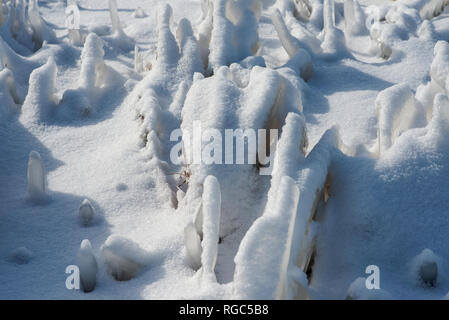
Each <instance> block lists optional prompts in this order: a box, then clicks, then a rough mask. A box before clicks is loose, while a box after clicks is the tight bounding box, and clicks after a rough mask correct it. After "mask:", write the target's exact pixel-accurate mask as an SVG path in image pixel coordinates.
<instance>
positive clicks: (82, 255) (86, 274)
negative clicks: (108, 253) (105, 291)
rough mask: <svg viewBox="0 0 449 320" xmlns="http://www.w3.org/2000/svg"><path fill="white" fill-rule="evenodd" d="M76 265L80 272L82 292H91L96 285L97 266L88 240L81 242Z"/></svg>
mask: <svg viewBox="0 0 449 320" xmlns="http://www.w3.org/2000/svg"><path fill="white" fill-rule="evenodd" d="M77 265H78V268H79V271H80V282H81V286H82V288H83V291H84V292H91V291H93V290H94V289H95V286H96V285H97V273H98V265H97V260H96V259H95V255H94V253H93V250H92V245H91V244H90V241H89V240H88V239H84V240H83V241H82V242H81V246H80V249H79V250H78V255H77Z"/></svg>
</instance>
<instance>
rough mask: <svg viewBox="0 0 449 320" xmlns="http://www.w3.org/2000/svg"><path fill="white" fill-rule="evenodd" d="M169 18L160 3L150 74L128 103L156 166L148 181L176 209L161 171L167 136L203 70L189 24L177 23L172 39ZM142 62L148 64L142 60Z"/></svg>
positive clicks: (168, 144) (141, 141) (166, 7)
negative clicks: (152, 181) (193, 84)
mask: <svg viewBox="0 0 449 320" xmlns="http://www.w3.org/2000/svg"><path fill="white" fill-rule="evenodd" d="M171 18H172V9H171V7H170V6H169V5H168V4H161V6H160V7H159V8H158V15H157V30H158V43H157V58H156V60H155V61H152V62H151V65H152V67H151V71H150V72H148V73H147V74H146V76H145V78H144V79H143V80H142V81H140V82H139V83H138V84H137V85H136V87H135V88H134V89H133V91H132V93H131V94H130V97H129V98H128V100H127V104H128V105H129V106H130V108H131V109H132V110H135V112H136V119H137V120H138V123H139V129H138V130H139V131H138V136H139V138H140V139H139V144H140V145H141V146H142V147H145V150H146V157H147V158H148V160H149V161H152V162H153V163H155V164H156V165H155V166H154V168H158V169H154V172H152V174H151V177H149V178H150V179H152V180H153V179H154V181H155V183H157V184H158V185H159V184H160V187H161V188H163V189H165V190H166V192H160V193H159V194H160V196H161V197H162V198H163V199H161V202H162V203H166V204H168V205H172V206H175V205H176V200H175V197H174V194H172V193H174V192H175V191H177V190H172V191H170V188H169V187H168V184H167V183H166V181H167V180H168V178H167V175H166V173H165V172H164V170H165V169H164V168H166V163H165V162H166V161H168V160H169V159H168V157H167V155H168V154H169V152H168V150H169V148H170V147H171V146H172V145H173V142H170V141H169V140H170V134H171V132H172V130H174V129H176V128H179V123H180V121H181V108H182V106H183V104H184V99H185V97H186V94H187V91H188V89H189V88H190V85H191V83H192V81H193V76H194V74H195V73H197V74H202V73H203V70H204V68H203V63H202V61H201V56H200V51H199V47H198V43H197V40H196V38H195V37H194V36H193V30H192V28H191V25H190V22H189V21H188V20H186V19H182V20H181V21H180V22H179V24H178V29H177V31H176V38H175V36H174V35H173V33H172V31H171V30H170V20H171ZM139 55H140V53H139ZM143 63H144V65H148V63H149V62H148V61H146V60H145V59H143ZM165 148H167V149H165ZM175 183H176V182H173V184H175Z"/></svg>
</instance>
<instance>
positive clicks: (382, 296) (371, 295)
mask: <svg viewBox="0 0 449 320" xmlns="http://www.w3.org/2000/svg"><path fill="white" fill-rule="evenodd" d="M365 282H366V279H365V278H362V277H360V278H357V279H355V280H354V281H353V282H352V283H351V285H350V286H349V288H348V294H347V296H346V300H390V299H391V298H392V297H391V294H390V293H389V292H387V291H385V290H383V289H368V288H367V287H366V284H365Z"/></svg>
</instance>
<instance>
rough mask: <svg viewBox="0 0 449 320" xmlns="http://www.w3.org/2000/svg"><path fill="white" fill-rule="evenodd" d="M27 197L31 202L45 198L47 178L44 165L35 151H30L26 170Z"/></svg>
mask: <svg viewBox="0 0 449 320" xmlns="http://www.w3.org/2000/svg"><path fill="white" fill-rule="evenodd" d="M27 179H28V196H29V198H30V200H32V201H42V200H45V198H46V197H47V177H46V173H45V168H44V163H43V162H42V159H41V156H40V154H39V153H38V152H37V151H31V152H30V156H29V159H28V169H27Z"/></svg>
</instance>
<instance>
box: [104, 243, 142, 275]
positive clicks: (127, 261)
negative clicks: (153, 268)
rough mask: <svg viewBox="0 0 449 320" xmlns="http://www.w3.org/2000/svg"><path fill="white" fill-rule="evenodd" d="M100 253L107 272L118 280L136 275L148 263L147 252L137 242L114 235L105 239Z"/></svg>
mask: <svg viewBox="0 0 449 320" xmlns="http://www.w3.org/2000/svg"><path fill="white" fill-rule="evenodd" d="M101 255H102V259H103V261H104V263H105V264H106V267H107V270H108V272H109V273H110V274H111V275H112V276H113V277H114V279H116V280H118V281H127V280H130V279H132V278H134V277H136V276H137V275H138V274H139V272H140V271H141V270H142V269H143V268H144V267H145V266H146V265H147V264H148V263H149V256H148V253H147V252H146V251H145V250H143V249H142V248H141V247H140V246H139V245H138V244H137V243H135V242H133V241H131V240H129V239H126V238H123V237H120V236H116V235H111V236H109V237H108V238H107V239H106V241H105V243H104V245H103V246H102V248H101Z"/></svg>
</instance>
